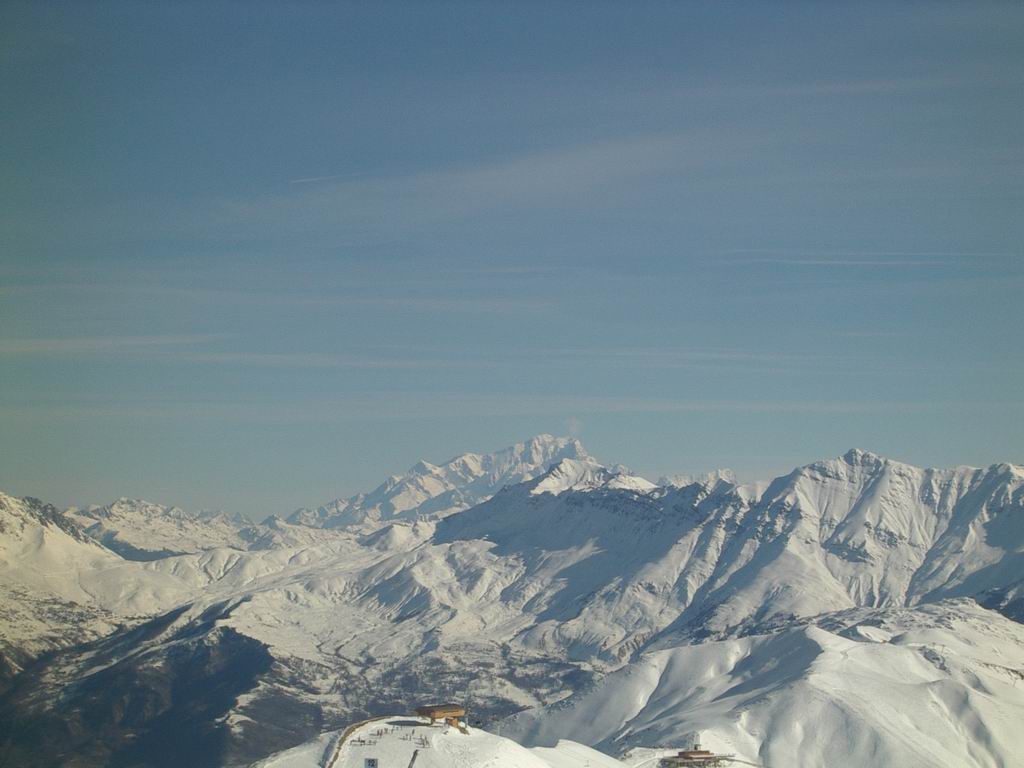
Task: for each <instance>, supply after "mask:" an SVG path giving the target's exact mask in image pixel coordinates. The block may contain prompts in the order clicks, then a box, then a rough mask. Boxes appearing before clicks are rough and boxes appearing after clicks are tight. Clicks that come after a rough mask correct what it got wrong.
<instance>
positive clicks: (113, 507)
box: [65, 496, 252, 560]
mask: <svg viewBox="0 0 1024 768" xmlns="http://www.w3.org/2000/svg"><path fill="white" fill-rule="evenodd" d="M65 515H66V517H67V518H68V519H70V520H72V521H74V522H75V523H76V524H77V525H78V526H80V527H81V528H82V530H84V531H85V533H87V534H88V535H89V536H90V537H92V538H93V539H95V540H97V541H100V542H102V543H103V544H104V545H106V546H107V547H108V548H110V549H112V550H114V551H115V552H118V553H119V554H121V555H122V556H124V557H126V558H128V559H132V560H157V559H159V558H161V557H167V556H170V555H181V554H190V553H195V552H202V551H205V550H208V549H215V548H216V547H232V548H235V549H245V548H246V546H247V544H248V541H247V538H246V536H245V535H244V532H245V531H246V529H248V528H250V527H252V522H251V521H250V520H248V519H247V518H245V517H242V516H241V515H238V514H234V515H230V514H227V513H225V512H209V511H200V512H186V511H185V510H183V509H181V508H180V507H173V506H172V507H168V506H164V505H162V504H154V503H152V502H149V501H145V500H143V499H129V498H126V497H123V496H122V497H121V498H119V499H118V500H117V501H115V502H113V503H112V504H108V505H107V506H103V507H100V506H92V507H88V508H86V509H75V508H72V509H69V510H67V511H66V512H65Z"/></svg>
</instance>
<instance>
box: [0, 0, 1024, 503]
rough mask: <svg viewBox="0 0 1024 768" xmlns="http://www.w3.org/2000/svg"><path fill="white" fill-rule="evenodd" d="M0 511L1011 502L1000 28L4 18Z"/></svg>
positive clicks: (79, 9) (1020, 444)
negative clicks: (822, 467) (550, 494)
mask: <svg viewBox="0 0 1024 768" xmlns="http://www.w3.org/2000/svg"><path fill="white" fill-rule="evenodd" d="M0 103H2V104H4V108H3V109H2V110H0V136H2V140H0V489H3V491H5V492H7V493H11V494H15V495H19V496H22V495H31V496H36V497H39V498H42V499H44V500H46V501H50V502H52V503H54V504H57V505H58V506H65V505H68V504H88V503H109V502H110V501H111V500H113V499H115V498H117V497H119V496H122V495H125V496H132V497H142V498H147V499H149V500H152V501H158V502H162V503H173V504H178V505H180V506H183V507H185V508H186V509H201V508H203V509H225V510H228V511H233V512H242V513H245V514H248V515H250V516H252V517H253V518H255V519H260V518H262V517H264V516H265V515H268V514H272V513H287V512H289V511H290V510H292V509H295V508H296V507H299V506H303V505H316V504H320V503H324V502H326V501H329V500H331V499H334V498H337V497H341V496H347V495H350V494H352V493H356V492H358V491H364V490H369V489H371V488H373V487H375V486H376V485H377V484H378V483H379V482H381V481H382V480H383V479H384V478H385V477H386V476H388V475H390V474H393V473H396V472H401V471H404V470H405V469H406V468H407V467H409V466H410V465H412V464H413V463H414V462H415V461H417V460H418V459H421V458H424V459H427V460H429V461H433V462H435V463H436V462H440V461H443V460H445V459H447V458H450V457H451V456H453V455H455V454H457V453H461V452H463V451H477V452H484V451H490V450H495V449H499V448H501V447H504V446H506V445H510V444H512V443H514V442H516V441H517V440H522V439H524V438H527V437H529V436H531V435H533V434H537V433H541V432H549V433H554V434H572V435H576V436H579V437H580V439H581V440H582V441H583V442H584V444H585V445H586V446H587V448H588V449H589V450H590V452H591V453H593V454H594V455H596V456H597V457H598V458H599V459H601V460H604V461H607V462H621V463H624V464H626V465H628V466H631V467H633V468H634V469H635V470H637V471H639V472H641V473H643V474H645V475H647V476H650V477H652V478H656V477H657V476H658V475H660V474H668V473H677V472H698V471H705V470H710V469H713V468H716V467H732V468H733V469H735V470H736V471H737V473H738V474H739V476H740V477H741V478H746V479H755V478H769V477H772V476H774V475H777V474H780V473H783V472H786V471H789V470H790V469H791V468H793V467H794V466H796V465H799V464H804V463H808V462H811V461H814V460H817V459H820V458H826V457H831V456H836V455H839V454H841V453H843V452H845V451H846V450H847V449H848V448H851V447H854V446H856V447H860V448H864V449H868V450H872V451H875V452H877V453H881V454H883V455H886V456H890V457H893V458H896V459H900V460H903V461H907V462H910V463H913V464H917V465H926V466H949V465H954V464H972V465H987V464H991V463H995V462H1002V461H1010V462H1015V463H1024V429H1022V426H1024V388H1022V386H1021V384H1022V381H1024V301H1022V300H1021V296H1022V295H1024V5H1021V4H1020V3H1018V2H1006V3H990V2H971V3H948V4H947V3H942V2H923V3H901V2H877V3H871V2H859V3H853V2H850V3H842V2H836V3H821V2H807V3H793V2H778V3H763V2H707V3H698V2H673V3H657V2H645V3H634V2H621V3H602V2H593V3H592V2H587V3H583V2H580V3H559V2H538V3H529V2H521V3H497V2H472V3H448V2H430V3H421V2H414V3H398V2H372V3H323V4H312V3H308V4H307V3H288V4H284V3H281V4H275V3H259V2H257V3H242V2H237V3H218V2H204V3H196V2H177V3H170V2H147V3H137V2H128V3H90V2H82V1H81V0H76V2H73V3H57V2H32V3H24V4H21V3H16V2H10V0H8V2H5V3H4V4H3V5H2V6H0Z"/></svg>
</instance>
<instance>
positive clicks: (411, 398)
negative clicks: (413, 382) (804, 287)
mask: <svg viewBox="0 0 1024 768" xmlns="http://www.w3.org/2000/svg"><path fill="white" fill-rule="evenodd" d="M1021 410H1024V402H1001V403H995V402H968V401H964V402H952V401H949V402H947V401H934V402H933V401H917V402H897V401H886V402H865V401H826V402H804V401H802V402H794V401H774V400H773V401H750V400H685V399H678V400H677V399H668V398H642V397H589V396H581V397H566V396H555V397H542V396H537V397H523V396H507V395H500V394H495V395H465V394H447V395H445V394H438V395H433V396H416V395H393V396H387V395H363V396H352V397H349V398H345V399H342V400H325V401H315V402H312V401H308V400H303V401H295V402H248V403H240V402H209V401H201V402H181V401H178V402H170V401H148V402H134V403H125V402H93V403H86V402H82V403H68V402H64V403H46V404H42V403H41V404H25V405H19V406H3V407H0V415H2V416H3V417H4V418H17V419H20V420H29V421H54V420H57V421H59V420H62V419H83V418H85V419H88V418H130V419H148V420H154V421H159V420H164V419H183V418H184V419H188V418H195V419H201V420H222V421H228V422H247V423H248V422H252V423H285V424H294V423H308V422H325V421H328V422H329V421H355V422H358V421H366V420H376V419H385V420H392V419H427V420H429V419H451V418H473V417H494V416H498V417H501V416H550V417H553V418H558V419H560V420H563V421H564V420H565V419H567V418H570V419H571V418H575V419H579V418H580V417H581V416H592V415H600V414H629V413H663V414H671V413H741V414H742V413H776V414H778V413H793V414H796V413H804V414H822V415H828V414H860V413H863V414H887V413H891V414H905V413H931V412H939V413H946V412H968V413H970V412H993V411H998V412H1002V413H1005V412H1017V411H1021Z"/></svg>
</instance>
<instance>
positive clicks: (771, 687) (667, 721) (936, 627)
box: [503, 600, 1024, 768]
mask: <svg viewBox="0 0 1024 768" xmlns="http://www.w3.org/2000/svg"><path fill="white" fill-rule="evenodd" d="M1022 683H1024V627H1022V626H1021V625H1020V624H1017V623H1015V622H1012V621H1010V620H1008V619H1005V618H1002V617H999V616H996V615H994V614H992V613H991V612H990V611H987V610H985V609H982V608H980V607H978V606H977V605H976V604H974V603H973V602H971V601H965V600H960V601H953V602H944V603H938V604H931V605H927V606H922V607H918V608H898V609H885V610H867V609H855V610H851V611H844V612H838V613H832V614H826V615H825V616H820V617H816V618H815V619H814V620H813V621H809V622H804V623H797V624H794V625H792V626H790V627H787V628H785V629H781V630H779V631H777V632H773V633H768V634H763V635H748V636H745V637H737V638H730V639H725V640H715V641H711V642H705V643H699V644H695V645H684V646H680V647H676V648H672V649H666V650H660V651H652V652H649V653H646V654H644V655H643V656H642V657H641V658H639V659H638V660H636V661H634V662H633V663H631V664H629V665H627V666H626V667H624V668H623V669H621V670H619V671H617V672H615V673H613V674H611V675H609V676H608V677H606V678H604V679H603V680H602V681H601V682H600V683H598V684H597V685H596V686H594V687H593V688H592V689H590V690H587V691H584V692H580V693H578V694H576V695H574V696H573V697H571V698H570V699H568V700H566V701H564V702H561V703H559V704H555V705H553V706H550V707H547V708H545V709H542V710H539V711H537V710H535V711H531V712H527V713H523V714H520V715H517V716H515V717H513V718H511V720H510V721H509V722H506V724H505V725H504V727H503V731H504V732H505V733H508V734H509V735H512V736H513V737H514V738H519V739H521V740H523V741H524V742H525V743H554V742H555V741H557V740H558V739H559V738H562V737H564V736H566V735H570V734H571V735H572V738H574V739H579V740H581V741H585V742H587V743H589V744H593V745H596V746H597V747H598V748H600V749H604V750H607V751H611V752H614V753H621V752H623V751H626V750H629V749H635V748H636V747H638V746H642V747H667V746H671V745H679V744H687V743H690V741H692V740H693V739H694V738H695V736H697V735H698V734H699V738H700V740H701V741H702V742H703V743H704V744H706V745H708V747H709V748H711V749H713V750H715V751H718V752H724V753H732V754H735V755H737V756H738V757H740V758H743V759H746V760H748V761H752V762H754V763H756V764H759V765H763V766H766V768H771V767H772V766H789V765H800V766H807V767H808V768H813V767H815V766H822V767H824V766H833V765H868V764H870V765H872V766H879V767H880V768H889V767H890V766H891V767H892V768H896V767H897V766H907V767H908V768H918V767H919V768H931V767H933V766H951V767H952V766H959V767H962V768H975V767H976V766H995V765H1005V766H1009V765H1016V764H1018V763H1019V756H1020V754H1021V751H1022V750H1024V734H1022V733H1021V729H1020V726H1019V724H1020V723H1021V722H1024V685H1022Z"/></svg>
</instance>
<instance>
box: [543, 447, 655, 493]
mask: <svg viewBox="0 0 1024 768" xmlns="http://www.w3.org/2000/svg"><path fill="white" fill-rule="evenodd" d="M657 487H658V486H656V485H655V484H654V483H652V482H650V481H649V480H645V479H644V478H642V477H639V476H637V475H634V474H632V473H631V472H630V471H629V470H628V469H626V468H625V467H622V466H617V467H612V468H610V469H609V468H607V467H603V466H601V465H600V464H598V463H597V461H595V460H594V459H592V458H590V457H589V456H588V457H586V458H584V459H562V460H561V461H559V462H558V463H557V464H555V465H554V466H552V467H551V469H550V470H548V472H547V473H545V474H544V475H542V476H541V477H540V478H539V479H537V480H536V481H534V482H533V483H532V484H531V486H530V493H531V494H533V495H539V494H542V493H550V494H553V495H555V496H557V495H558V494H560V493H564V492H566V491H593V490H597V489H598V488H609V489H623V490H630V491H636V492H638V493H646V492H648V491H652V490H654V489H655V488H657Z"/></svg>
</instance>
